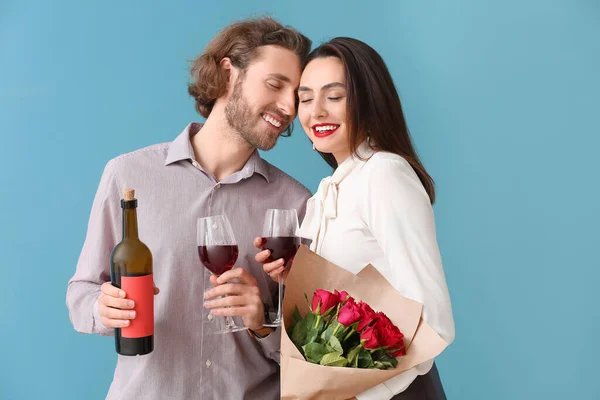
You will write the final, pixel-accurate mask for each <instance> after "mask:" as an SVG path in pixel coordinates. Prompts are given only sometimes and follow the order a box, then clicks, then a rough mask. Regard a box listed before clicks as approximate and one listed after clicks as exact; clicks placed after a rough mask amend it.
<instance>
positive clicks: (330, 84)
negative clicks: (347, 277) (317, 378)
mask: <svg viewBox="0 0 600 400" xmlns="http://www.w3.org/2000/svg"><path fill="white" fill-rule="evenodd" d="M298 97H299V101H300V103H299V106H298V118H299V120H300V122H301V124H302V127H303V128H304V130H305V132H306V134H307V135H308V137H309V138H310V140H311V141H312V142H313V147H314V148H315V149H316V150H317V151H319V153H320V154H321V156H322V157H323V158H324V159H325V161H326V162H327V163H328V164H329V165H331V166H332V167H333V168H334V173H333V175H332V176H329V177H327V178H325V179H323V180H322V181H321V184H320V185H319V189H318V191H317V193H316V194H315V195H314V196H313V197H312V198H311V199H310V200H309V201H308V203H307V211H306V216H305V218H304V221H303V223H302V226H301V228H300V236H302V237H305V238H308V239H311V240H312V243H311V250H313V251H314V252H316V253H317V254H319V255H321V256H322V257H324V258H326V259H327V260H329V261H331V262H333V263H335V264H337V265H339V266H340V267H342V268H345V269H347V270H348V271H351V272H353V273H358V272H359V271H360V270H361V269H362V268H364V267H365V266H366V265H367V264H369V263H370V264H372V265H373V266H374V267H376V268H377V269H378V270H379V272H381V274H382V275H384V276H385V277H386V279H387V280H388V281H389V282H390V283H391V284H392V285H393V286H394V287H395V288H396V289H397V290H398V292H400V293H401V294H402V295H403V296H404V297H407V298H410V299H412V300H415V301H418V302H420V303H422V304H423V318H424V319H425V320H426V321H427V323H428V324H429V325H430V326H431V327H432V328H433V329H435V330H436V332H437V333H438V334H439V335H440V336H441V337H442V338H443V339H444V340H445V341H446V342H448V343H451V342H452V341H453V340H454V320H453V317H452V309H451V304H450V297H449V294H448V288H447V286H446V280H445V277H444V271H443V269H442V262H441V257H440V254H439V249H438V245H437V241H436V233H435V222H434V215H433V210H432V204H433V202H434V200H435V190H434V184H433V180H432V179H431V177H430V176H429V174H428V173H427V171H426V170H425V168H424V167H423V165H422V164H421V161H420V160H419V158H418V156H417V154H416V151H415V149H414V147H413V144H412V142H411V139H410V135H409V132H408V128H407V126H406V121H405V119H404V114H403V112H402V106H401V103H400V99H399V97H398V93H397V92H396V89H395V87H394V83H393V80H392V77H391V75H390V73H389V71H388V69H387V67H386V65H385V63H384V61H383V59H382V58H381V56H380V55H379V54H378V53H377V52H376V51H375V50H373V49H372V48H371V47H370V46H368V45H367V44H365V43H363V42H361V41H359V40H356V39H351V38H343V37H340V38H335V39H333V40H331V41H329V42H327V43H324V44H322V45H321V46H319V47H318V48H316V49H315V50H313V51H312V52H311V54H310V55H309V57H308V62H307V65H306V68H305V69H304V72H303V73H302V77H301V80H300V87H299V89H298ZM267 257H268V251H267V250H265V251H264V252H260V253H258V254H257V256H256V259H257V261H259V262H265V260H266V259H267ZM282 265H283V264H282V261H281V260H277V261H274V262H271V263H266V264H264V270H265V271H266V272H267V273H269V275H270V276H271V277H272V278H274V279H277V275H278V274H280V273H282V272H283V267H282ZM421 375H423V376H421ZM395 395H397V396H396V397H393V396H395ZM392 397H393V398H398V399H419V400H422V399H445V395H444V391H443V388H442V385H441V382H440V379H439V375H438V373H437V369H436V368H435V365H434V363H433V360H429V361H428V362H425V363H423V364H420V365H418V366H417V367H415V368H413V369H411V370H409V371H407V372H405V373H402V374H400V375H398V376H396V377H394V378H393V379H390V380H389V381H387V382H385V383H383V384H381V385H378V386H376V387H374V388H372V389H369V390H368V391H367V392H364V393H362V394H360V395H358V396H357V398H358V399H359V400H363V399H390V398H392Z"/></svg>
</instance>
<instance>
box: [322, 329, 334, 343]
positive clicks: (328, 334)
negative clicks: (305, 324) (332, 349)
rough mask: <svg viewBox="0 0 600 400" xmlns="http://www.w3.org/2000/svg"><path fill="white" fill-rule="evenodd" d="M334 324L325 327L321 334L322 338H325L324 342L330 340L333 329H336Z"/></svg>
mask: <svg viewBox="0 0 600 400" xmlns="http://www.w3.org/2000/svg"><path fill="white" fill-rule="evenodd" d="M333 325H334V324H329V326H328V327H327V329H325V330H324V331H323V333H322V334H321V339H323V342H324V343H327V342H329V338H330V337H331V335H333V330H334V329H335V328H334V326H333Z"/></svg>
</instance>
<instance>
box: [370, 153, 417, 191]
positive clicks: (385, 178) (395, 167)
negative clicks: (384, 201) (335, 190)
mask: <svg viewBox="0 0 600 400" xmlns="http://www.w3.org/2000/svg"><path fill="white" fill-rule="evenodd" d="M361 175H362V179H361V180H362V181H363V182H364V183H365V184H366V185H367V186H368V187H369V191H370V192H377V191H383V192H390V191H399V192H403V193H407V192H413V191H415V192H417V193H419V196H420V195H422V194H425V195H426V196H427V193H426V191H425V188H424V187H423V184H422V183H421V181H420V179H419V177H418V176H417V174H416V172H415V170H414V169H413V168H412V166H411V165H410V163H409V162H408V161H407V160H406V159H405V158H404V157H402V156H400V155H398V154H395V153H388V152H385V151H378V152H375V153H374V154H373V155H372V156H371V157H370V158H369V159H368V160H367V161H366V162H365V164H364V166H363V168H362V171H361Z"/></svg>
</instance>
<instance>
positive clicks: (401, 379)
mask: <svg viewBox="0 0 600 400" xmlns="http://www.w3.org/2000/svg"><path fill="white" fill-rule="evenodd" d="M372 161H374V162H375V163H374V165H373V166H372V168H371V169H370V170H369V171H367V172H368V179H367V184H366V186H367V187H366V188H365V189H366V190H365V191H364V200H365V204H364V210H365V216H364V218H365V221H364V222H365V223H366V225H367V226H368V227H369V229H370V230H371V232H372V234H373V236H374V237H375V239H376V240H377V242H378V244H379V246H380V247H381V249H382V250H383V252H384V254H385V258H386V260H387V263H388V265H389V267H390V275H389V276H391V281H390V283H391V284H392V286H394V288H395V289H396V290H398V292H399V293H400V294H401V295H402V296H404V297H406V298H409V299H411V300H414V301H418V302H420V303H422V304H423V319H424V320H425V321H426V322H427V323H428V324H429V325H430V326H431V327H432V328H433V329H434V330H435V331H436V332H437V333H438V334H439V335H440V337H441V338H443V339H444V340H445V341H446V342H447V343H448V344H450V343H451V342H452V341H453V340H454V335H455V332H454V319H453V317H452V306H451V302H450V295H449V293H448V287H447V285H446V278H445V275H444V270H443V268H442V260H441V256H440V252H439V248H438V244H437V239H436V232H435V220H434V214H433V209H432V207H431V203H430V200H429V196H428V195H427V192H426V191H425V189H424V187H423V185H422V184H421V182H420V180H419V179H418V177H417V176H416V174H415V173H414V172H413V170H412V169H411V168H410V166H408V165H407V164H406V162H405V161H404V160H395V159H376V160H372ZM432 364H433V360H429V361H427V362H426V363H423V364H421V365H419V366H417V367H415V368H413V369H411V370H409V371H406V372H404V373H402V374H400V375H398V376H396V377H394V378H392V379H390V380H388V381H386V382H384V383H383V384H381V385H378V386H376V387H374V388H372V389H370V390H369V391H368V392H365V393H363V394H361V395H359V396H357V398H358V399H359V400H365V399H369V400H375V399H381V400H383V399H386V400H387V399H390V398H392V397H393V396H394V395H395V394H397V393H399V392H402V391H404V390H405V389H406V388H407V387H408V385H409V384H410V383H411V382H412V381H413V380H414V379H415V378H416V377H417V376H418V375H422V374H424V373H427V372H428V371H429V369H431V366H432ZM382 386H385V389H384V388H383V387H382Z"/></svg>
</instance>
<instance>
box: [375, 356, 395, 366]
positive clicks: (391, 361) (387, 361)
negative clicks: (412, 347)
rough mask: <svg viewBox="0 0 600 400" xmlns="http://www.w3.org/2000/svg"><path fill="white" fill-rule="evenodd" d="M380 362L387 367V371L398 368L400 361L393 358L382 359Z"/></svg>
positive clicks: (385, 357)
mask: <svg viewBox="0 0 600 400" xmlns="http://www.w3.org/2000/svg"><path fill="white" fill-rule="evenodd" d="M379 362H381V363H382V364H383V365H385V366H386V369H392V368H396V365H398V360H396V358H395V357H392V356H384V357H381V358H380V359H379Z"/></svg>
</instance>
